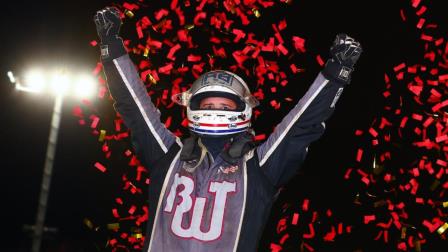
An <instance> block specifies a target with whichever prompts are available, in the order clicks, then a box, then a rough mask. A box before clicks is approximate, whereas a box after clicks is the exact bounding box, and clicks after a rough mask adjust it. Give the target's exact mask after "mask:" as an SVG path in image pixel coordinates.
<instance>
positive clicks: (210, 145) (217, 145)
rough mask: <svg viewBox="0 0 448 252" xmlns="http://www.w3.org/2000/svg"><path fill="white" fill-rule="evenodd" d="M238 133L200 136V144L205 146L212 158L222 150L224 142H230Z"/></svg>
mask: <svg viewBox="0 0 448 252" xmlns="http://www.w3.org/2000/svg"><path fill="white" fill-rule="evenodd" d="M236 135H238V134H233V135H225V136H207V135H202V136H201V142H202V144H203V145H204V146H205V147H206V148H207V150H208V151H209V152H210V153H211V154H212V156H213V159H216V157H217V156H218V155H219V153H221V151H223V150H224V147H225V146H226V144H230V142H231V139H232V138H234V137H235V136H236Z"/></svg>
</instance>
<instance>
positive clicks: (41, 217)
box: [7, 69, 97, 252]
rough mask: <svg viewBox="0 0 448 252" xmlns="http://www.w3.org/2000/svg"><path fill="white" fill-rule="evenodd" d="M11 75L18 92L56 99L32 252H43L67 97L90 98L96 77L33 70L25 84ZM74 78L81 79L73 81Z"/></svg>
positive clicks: (26, 78) (61, 71)
mask: <svg viewBox="0 0 448 252" xmlns="http://www.w3.org/2000/svg"><path fill="white" fill-rule="evenodd" d="M7 75H8V77H9V80H10V81H11V83H13V84H14V85H15V88H16V90H19V91H24V92H28V93H51V94H52V95H53V96H54V97H55V102H54V107H53V115H52V118H51V126H50V135H49V136H48V145H47V153H46V158H45V165H44V172H43V176H42V183H41V188H40V194H39V202H38V206H37V214H36V223H35V225H34V235H33V243H32V247H31V251H32V252H39V251H40V248H41V244H42V238H43V234H44V224H45V215H46V211H47V204H48V196H49V194H50V184H51V176H52V171H53V161H54V158H55V153H56V144H57V138H58V132H59V126H60V122H61V113H62V110H61V108H62V104H63V101H64V97H67V96H74V97H77V98H90V97H92V96H93V94H94V93H95V91H96V87H97V85H96V82H95V80H94V79H93V77H91V76H89V75H88V74H86V73H69V72H67V71H65V70H61V69H57V70H54V71H43V70H40V69H33V70H30V71H29V72H27V73H26V75H25V78H24V82H23V83H22V82H21V78H20V77H16V76H14V74H13V72H12V71H9V72H8V73H7ZM72 76H78V77H77V78H73V77H72Z"/></svg>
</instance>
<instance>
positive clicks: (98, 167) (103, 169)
mask: <svg viewBox="0 0 448 252" xmlns="http://www.w3.org/2000/svg"><path fill="white" fill-rule="evenodd" d="M94 166H95V167H96V168H97V169H98V170H100V171H101V172H106V170H107V169H106V167H105V166H104V165H102V164H100V163H99V162H96V163H95V165H94Z"/></svg>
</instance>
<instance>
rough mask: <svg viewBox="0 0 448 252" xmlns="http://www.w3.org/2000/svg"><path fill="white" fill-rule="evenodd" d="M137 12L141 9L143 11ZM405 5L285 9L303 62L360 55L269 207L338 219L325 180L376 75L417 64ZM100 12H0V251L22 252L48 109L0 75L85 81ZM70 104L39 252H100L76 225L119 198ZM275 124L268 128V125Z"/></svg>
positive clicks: (304, 4) (66, 6)
mask: <svg viewBox="0 0 448 252" xmlns="http://www.w3.org/2000/svg"><path fill="white" fill-rule="evenodd" d="M147 2H148V3H149V4H151V1H147ZM391 2H394V3H393V4H392V3H391ZM407 2H408V1H402V0H397V1H368V2H366V1H316V0H314V1H312V0H295V1H294V3H293V5H292V6H291V8H292V10H290V12H289V13H288V14H289V15H290V16H288V17H287V18H288V25H289V29H290V30H292V31H293V32H295V31H297V33H300V34H301V36H303V37H305V38H306V39H307V41H306V43H307V49H308V52H309V53H312V54H317V53H320V54H322V55H324V56H326V55H327V52H328V48H329V47H330V45H331V42H332V41H333V38H334V36H335V35H336V34H337V33H339V32H345V33H347V34H349V35H351V36H353V37H354V38H356V39H358V40H359V41H360V42H361V44H362V45H363V49H364V53H363V55H362V56H361V59H360V61H359V63H358V64H357V65H356V71H355V73H354V75H353V81H352V84H351V85H350V86H349V87H348V88H347V89H346V91H345V92H344V94H343V96H342V97H341V99H340V101H339V103H338V106H337V109H336V113H335V114H334V115H333V117H332V118H331V119H330V120H329V121H328V122H327V131H326V133H325V135H324V136H323V137H322V139H321V140H319V141H318V142H316V143H315V144H314V145H312V147H311V148H310V153H309V156H308V159H307V161H306V162H305V165H304V167H303V169H302V174H301V175H300V176H298V177H297V178H295V179H294V180H293V183H291V185H288V186H287V189H286V191H285V193H284V194H283V195H282V196H281V197H280V199H279V200H280V201H281V202H283V201H294V200H295V199H296V198H297V199H300V197H304V196H307V197H314V198H318V199H320V200H319V201H320V202H321V204H328V205H332V206H334V207H335V208H336V209H337V210H339V211H340V212H343V210H344V209H338V205H339V207H340V204H339V203H340V202H344V201H350V200H351V199H352V198H353V195H354V194H355V193H356V192H353V191H350V188H349V187H347V186H344V184H343V183H344V181H343V180H342V179H335V178H336V177H337V176H340V174H343V172H342V170H345V168H346V164H347V163H348V162H349V161H350V160H352V159H354V156H355V154H354V153H355V152H356V150H355V147H354V141H356V139H355V138H354V135H353V133H354V131H355V129H358V128H368V127H369V123H370V122H371V121H372V118H373V117H374V116H375V115H376V113H377V112H378V111H379V110H380V109H381V108H382V104H381V101H382V100H381V97H382V95H381V93H382V91H383V89H384V73H385V72H387V71H391V69H392V68H393V67H394V66H396V65H398V64H399V63H401V62H404V61H406V62H413V61H417V59H418V56H419V55H421V53H418V52H421V51H422V50H423V46H422V44H421V43H419V41H418V37H417V36H418V33H417V31H416V29H415V28H414V27H413V26H412V25H410V24H409V23H403V22H402V21H401V18H400V12H399V11H400V8H401V6H403V5H405V3H406V4H407ZM424 2H425V3H426V4H427V5H428V6H429V7H430V9H429V10H428V11H429V13H430V14H428V15H427V16H428V17H431V18H432V21H434V22H435V23H438V24H439V25H440V26H441V29H442V30H443V31H447V27H446V25H447V24H448V18H447V15H446V12H444V8H445V6H444V4H443V2H444V1H424ZM110 3H111V1H106V0H103V1H87V0H81V1H7V2H5V3H3V12H2V20H1V34H2V36H1V43H0V48H1V50H2V52H1V53H2V56H1V61H0V62H1V64H0V107H1V108H2V109H1V110H0V111H1V112H0V121H1V131H0V139H1V141H2V148H1V150H2V151H1V154H0V157H1V163H0V164H1V165H0V167H1V171H2V173H1V174H2V175H1V183H0V190H1V191H0V192H1V198H0V202H1V203H0V204H1V215H0V216H1V222H0V223H1V224H2V225H1V227H2V235H1V236H0V240H1V244H0V250H1V251H28V247H29V243H30V236H29V235H28V233H27V231H24V226H26V225H32V224H33V223H34V219H35V214H36V206H37V198H38V194H39V189H40V182H41V177H42V171H43V165H44V160H45V152H46V145H47V138H48V133H49V128H50V120H51V113H52V108H53V99H52V98H51V97H50V96H45V95H30V94H27V93H19V92H17V91H16V90H14V88H13V85H12V84H11V83H10V82H9V80H8V78H7V76H6V73H7V71H9V70H11V71H13V72H14V73H16V74H17V75H20V74H21V73H22V72H23V71H25V70H27V69H28V68H30V67H32V66H36V65H40V66H42V65H50V66H51V65H59V66H60V65H63V66H66V67H67V68H68V69H74V70H84V71H92V69H93V68H94V67H95V66H96V63H97V61H98V59H99V52H98V48H97V47H91V46H90V45H89V42H90V41H91V40H94V39H96V38H97V37H96V30H95V25H94V23H93V22H92V16H93V15H94V13H95V11H96V10H99V9H101V8H102V7H104V6H107V5H108V4H110ZM361 3H362V6H360V4H361ZM445 9H446V8H445ZM271 18H275V17H271ZM309 60H310V61H311V60H314V59H313V58H310V59H309ZM307 71H308V72H307V75H306V77H304V80H305V81H307V82H309V83H311V81H312V79H313V78H314V77H315V75H316V74H317V71H319V68H317V67H316V66H315V64H314V65H311V64H310V66H309V68H308V70H307ZM305 86H306V85H305ZM291 89H292V90H291V92H294V95H296V96H297V97H299V96H300V95H302V94H303V92H304V90H303V85H302V88H300V87H298V88H297V89H294V88H291ZM76 104H79V101H76V100H74V99H66V101H65V103H64V106H63V117H62V123H61V130H60V134H59V140H58V149H57V153H56V161H55V166H54V174H53V175H54V176H53V178H52V185H51V193H50V199H49V208H48V212H47V226H50V227H55V228H58V230H59V232H58V233H56V234H54V235H53V237H49V241H48V244H47V247H48V251H107V250H105V249H103V247H104V245H105V243H106V241H107V240H106V238H105V237H104V236H103V235H102V234H98V235H96V234H94V233H92V232H90V231H89V230H87V229H86V228H85V227H84V226H83V224H82V221H83V219H84V218H89V219H94V220H95V221H96V222H97V223H100V224H104V223H107V222H108V221H110V220H111V216H110V215H111V213H110V209H111V205H112V203H113V201H114V196H115V195H114V194H115V193H116V192H117V191H119V190H120V188H119V186H120V177H119V175H118V173H108V174H106V175H105V174H102V173H99V172H98V170H96V169H95V168H93V164H94V163H95V162H96V161H97V160H98V159H99V156H100V154H101V153H100V150H99V149H100V146H101V145H100V144H99V143H98V141H97V138H96V137H92V135H91V133H90V131H89V130H88V129H87V128H86V127H81V126H79V125H78V121H77V118H75V117H74V116H73V115H72V113H71V110H72V108H73V106H74V105H76ZM109 105H110V103H105V102H104V101H103V102H101V104H99V105H98V106H99V107H100V109H101V111H106V112H105V113H110V112H111V109H112V108H111V106H109ZM280 119H281V118H280V117H278V118H275V119H274V120H272V122H274V121H275V122H278V121H279V120H280ZM266 123H269V122H268V121H266V122H265V124H266ZM272 126H274V125H263V127H267V128H269V127H272ZM342 205H343V204H342ZM275 207H276V209H273V216H272V217H271V218H274V219H275V214H276V213H278V212H279V210H278V209H279V208H280V203H279V204H277V205H276V206H275ZM340 208H341V207H340ZM348 211H349V210H348ZM271 224H272V223H271ZM271 224H268V227H267V231H266V232H265V235H264V237H268V236H269V232H274V231H273V230H272V229H273V226H272V225H271ZM265 245H266V244H265ZM64 246H65V248H64V249H65V250H63V247H64ZM69 247H70V248H69Z"/></svg>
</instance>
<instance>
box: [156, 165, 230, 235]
mask: <svg viewBox="0 0 448 252" xmlns="http://www.w3.org/2000/svg"><path fill="white" fill-rule="evenodd" d="M179 187H181V188H180V189H181V191H179V192H178V188H179ZM193 191H194V181H193V180H192V179H191V178H189V177H186V176H179V174H178V173H177V174H175V175H174V181H173V184H172V185H171V190H170V193H169V195H168V197H167V198H166V205H165V208H164V211H165V212H168V213H171V212H172V211H173V208H174V216H173V219H172V222H171V230H172V231H173V233H174V234H175V235H177V236H179V237H182V238H194V239H197V240H200V241H213V240H216V239H218V238H219V237H220V236H221V232H222V227H223V220H224V210H225V207H226V202H227V196H228V194H229V193H232V192H235V191H236V182H227V181H223V182H211V183H210V186H209V189H208V191H209V193H212V194H214V195H215V199H214V201H213V207H212V209H213V212H212V214H211V220H210V225H209V226H210V228H209V230H208V231H207V232H203V231H202V230H201V225H202V221H203V220H202V218H203V215H204V209H205V204H206V201H207V198H204V197H195V198H194V196H193V197H192V195H191V193H192V192H193ZM176 196H179V197H181V199H182V200H181V201H180V203H178V204H177V205H175V200H176ZM192 207H193V214H192V218H191V223H190V226H189V227H188V228H184V227H183V226H182V220H183V217H184V214H185V213H188V212H189V211H190V210H191V208H192Z"/></svg>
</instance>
